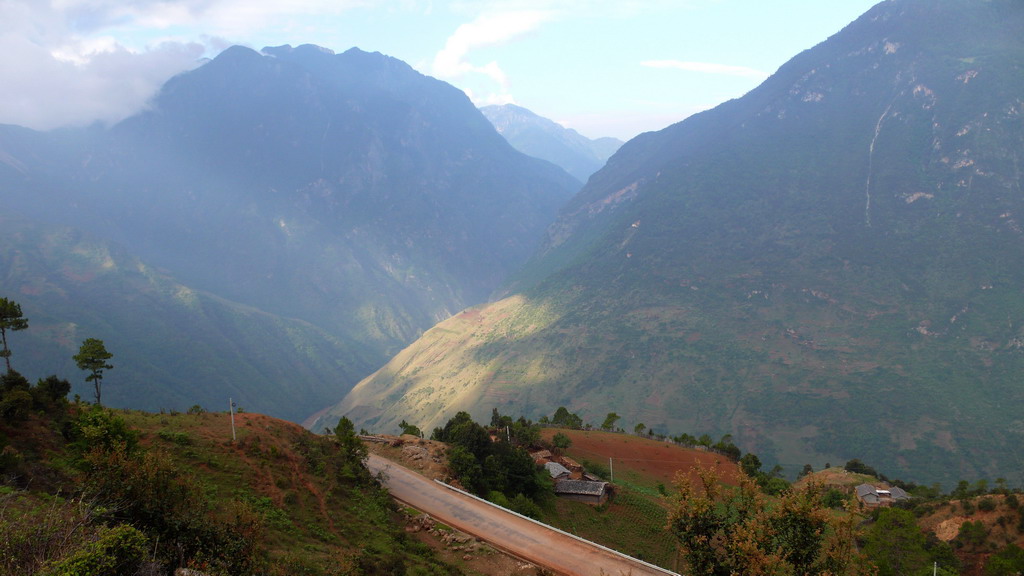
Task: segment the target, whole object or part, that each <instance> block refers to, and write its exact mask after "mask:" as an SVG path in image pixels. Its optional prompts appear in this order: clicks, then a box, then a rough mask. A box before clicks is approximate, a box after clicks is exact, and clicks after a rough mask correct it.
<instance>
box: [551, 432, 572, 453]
mask: <svg viewBox="0 0 1024 576" xmlns="http://www.w3.org/2000/svg"><path fill="white" fill-rule="evenodd" d="M551 445H552V446H554V447H555V448H558V449H559V450H568V449H569V446H572V439H571V438H569V437H568V436H566V435H565V434H563V433H561V432H556V433H555V435H554V437H552V438H551Z"/></svg>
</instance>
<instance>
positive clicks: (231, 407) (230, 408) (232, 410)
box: [228, 398, 235, 442]
mask: <svg viewBox="0 0 1024 576" xmlns="http://www.w3.org/2000/svg"><path fill="white" fill-rule="evenodd" d="M228 412H230V413H231V441H232V442H234V441H235V402H234V401H233V400H232V399H231V398H228Z"/></svg>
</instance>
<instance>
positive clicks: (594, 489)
mask: <svg viewBox="0 0 1024 576" xmlns="http://www.w3.org/2000/svg"><path fill="white" fill-rule="evenodd" d="M609 492H610V488H609V485H608V483H607V482H591V481H589V480H561V481H559V482H556V483H555V495H556V496H561V497H562V498H567V499H569V500H575V501H577V502H585V503H587V504H596V505H600V504H604V503H605V501H606V500H608V493H609Z"/></svg>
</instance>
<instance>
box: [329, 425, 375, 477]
mask: <svg viewBox="0 0 1024 576" xmlns="http://www.w3.org/2000/svg"><path fill="white" fill-rule="evenodd" d="M334 436H335V437H336V438H337V439H338V445H339V446H340V448H341V454H342V456H343V457H344V458H345V461H346V463H347V464H348V465H349V466H351V467H361V466H362V465H363V463H364V462H365V461H366V456H367V452H366V446H365V445H364V444H363V441H362V440H360V439H359V436H358V435H356V427H355V424H353V423H352V421H351V420H349V419H348V418H346V417H344V416H342V417H341V419H340V420H338V425H337V426H336V427H335V428H334Z"/></svg>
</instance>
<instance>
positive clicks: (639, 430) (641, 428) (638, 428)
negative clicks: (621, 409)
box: [633, 422, 647, 436]
mask: <svg viewBox="0 0 1024 576" xmlns="http://www.w3.org/2000/svg"><path fill="white" fill-rule="evenodd" d="M644 430H647V425H646V424H644V423H643V422H640V423H639V424H637V425H636V426H634V427H633V433H634V434H636V435H637V436H642V435H643V433H644Z"/></svg>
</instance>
